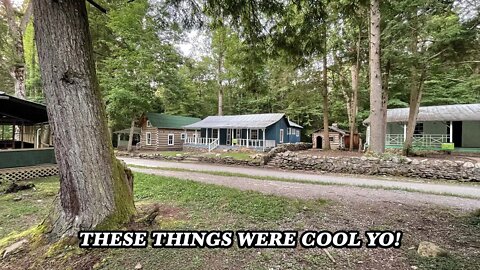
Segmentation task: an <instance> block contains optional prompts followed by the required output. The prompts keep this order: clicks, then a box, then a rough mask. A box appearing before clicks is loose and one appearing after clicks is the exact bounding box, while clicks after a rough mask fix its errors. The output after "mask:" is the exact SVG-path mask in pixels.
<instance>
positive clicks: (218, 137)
mask: <svg viewBox="0 0 480 270" xmlns="http://www.w3.org/2000/svg"><path fill="white" fill-rule="evenodd" d="M217 130H218V131H217V139H218V144H219V145H220V129H217Z"/></svg>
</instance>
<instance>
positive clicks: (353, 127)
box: [349, 25, 362, 151]
mask: <svg viewBox="0 0 480 270" xmlns="http://www.w3.org/2000/svg"><path fill="white" fill-rule="evenodd" d="M361 38H362V29H361V26H360V25H359V27H358V40H357V42H356V44H355V53H356V55H355V62H354V63H353V65H352V67H351V69H350V71H351V75H352V100H351V106H350V110H351V112H350V114H351V116H350V121H351V122H350V142H349V150H350V151H353V143H354V139H355V133H356V132H357V113H358V85H359V80H358V77H359V73H360V41H361Z"/></svg>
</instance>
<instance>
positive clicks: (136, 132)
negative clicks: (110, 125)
mask: <svg viewBox="0 0 480 270" xmlns="http://www.w3.org/2000/svg"><path fill="white" fill-rule="evenodd" d="M141 132H142V130H141V129H140V128H134V129H133V139H132V146H136V145H137V144H138V143H140V134H141ZM113 134H115V135H116V136H117V145H116V147H117V149H122V150H124V149H127V146H128V141H129V136H130V129H129V128H126V129H122V130H117V131H115V132H113Z"/></svg>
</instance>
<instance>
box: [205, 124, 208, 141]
mask: <svg viewBox="0 0 480 270" xmlns="http://www.w3.org/2000/svg"><path fill="white" fill-rule="evenodd" d="M206 134H207V136H206V138H205V140H206V141H205V143H206V144H208V128H207V133H206Z"/></svg>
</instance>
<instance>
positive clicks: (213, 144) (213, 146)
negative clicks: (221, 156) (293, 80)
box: [208, 139, 218, 152]
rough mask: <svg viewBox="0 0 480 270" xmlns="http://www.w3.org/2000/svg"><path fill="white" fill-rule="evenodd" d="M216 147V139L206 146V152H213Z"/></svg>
mask: <svg viewBox="0 0 480 270" xmlns="http://www.w3.org/2000/svg"><path fill="white" fill-rule="evenodd" d="M217 147H218V139H214V140H213V141H212V142H211V143H209V144H208V152H210V151H212V150H214V149H215V148H217Z"/></svg>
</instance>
